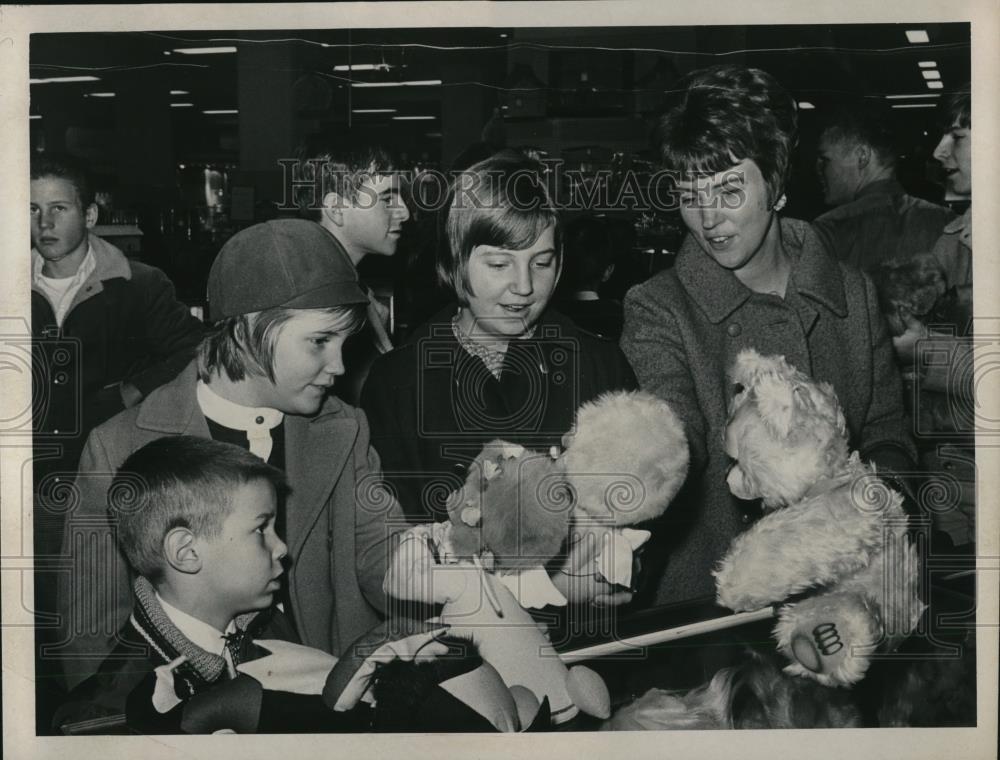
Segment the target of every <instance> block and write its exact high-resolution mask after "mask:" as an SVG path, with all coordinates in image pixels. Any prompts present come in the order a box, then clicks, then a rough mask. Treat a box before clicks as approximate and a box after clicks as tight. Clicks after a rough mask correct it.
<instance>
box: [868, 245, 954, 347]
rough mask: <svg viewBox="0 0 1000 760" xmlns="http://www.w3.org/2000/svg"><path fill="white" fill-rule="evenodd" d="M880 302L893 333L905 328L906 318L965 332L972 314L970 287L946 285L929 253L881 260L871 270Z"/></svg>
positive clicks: (898, 332) (941, 271)
mask: <svg viewBox="0 0 1000 760" xmlns="http://www.w3.org/2000/svg"><path fill="white" fill-rule="evenodd" d="M872 279H873V280H874V281H875V287H876V289H877V290H878V295H879V306H880V309H881V311H882V313H883V314H884V315H885V317H886V320H887V321H888V323H889V328H890V329H891V330H892V333H893V335H902V334H903V333H904V332H905V331H906V318H907V317H916V318H917V319H918V320H919V321H921V322H923V323H924V324H925V325H942V324H944V325H949V326H952V327H954V328H955V330H956V333H957V334H958V335H964V334H965V333H966V331H967V329H968V326H969V322H970V319H971V318H972V293H971V289H969V288H948V285H947V281H946V278H945V272H944V269H943V268H942V267H941V264H940V262H938V260H937V259H936V258H935V257H934V256H932V255H931V254H929V253H922V254H917V255H915V256H907V257H904V258H895V259H890V260H888V261H885V262H883V263H882V264H880V265H879V266H878V268H877V269H876V270H875V271H874V272H872Z"/></svg>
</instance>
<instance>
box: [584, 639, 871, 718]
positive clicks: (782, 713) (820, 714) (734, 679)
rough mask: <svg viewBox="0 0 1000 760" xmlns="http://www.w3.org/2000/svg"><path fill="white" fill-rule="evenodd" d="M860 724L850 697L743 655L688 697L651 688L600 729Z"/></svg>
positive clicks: (771, 660) (770, 659)
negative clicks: (742, 661) (742, 658)
mask: <svg viewBox="0 0 1000 760" xmlns="http://www.w3.org/2000/svg"><path fill="white" fill-rule="evenodd" d="M861 725H862V720H861V714H860V711H859V710H858V709H857V707H855V706H854V704H852V702H851V700H850V696H849V692H846V691H842V690H837V691H834V690H830V689H827V688H824V687H823V686H820V685H819V684H817V683H815V682H814V681H807V680H805V679H801V678H792V677H790V676H788V675H787V674H785V673H783V672H782V671H781V669H780V668H779V667H778V665H777V663H776V662H775V658H774V656H773V655H772V656H761V655H759V654H757V653H755V652H751V653H750V654H749V655H748V658H747V661H746V662H745V663H743V664H741V665H738V666H736V667H730V668H723V669H722V670H720V671H719V672H717V673H716V674H715V675H714V676H713V677H712V680H711V681H709V682H708V683H707V684H704V685H702V686H699V687H698V688H696V689H692V690H691V691H688V692H680V691H672V692H671V691H663V690H662V689H651V690H650V691H648V692H646V693H645V694H644V695H643V696H642V697H640V698H639V699H637V700H636V701H634V702H632V703H631V704H629V705H626V706H625V707H623V708H621V709H620V710H618V712H616V713H615V714H614V716H612V718H611V719H610V720H609V721H607V722H606V723H605V724H604V725H603V726H602V728H603V729H605V730H613V731H630V730H631V731H634V730H661V731H668V730H682V729H715V730H718V729H732V728H848V727H860V726H861Z"/></svg>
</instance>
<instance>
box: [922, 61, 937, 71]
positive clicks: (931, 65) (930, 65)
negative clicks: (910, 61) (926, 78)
mask: <svg viewBox="0 0 1000 760" xmlns="http://www.w3.org/2000/svg"><path fill="white" fill-rule="evenodd" d="M917 66H919V67H920V68H922V69H936V68H937V61H919V62H918V63H917Z"/></svg>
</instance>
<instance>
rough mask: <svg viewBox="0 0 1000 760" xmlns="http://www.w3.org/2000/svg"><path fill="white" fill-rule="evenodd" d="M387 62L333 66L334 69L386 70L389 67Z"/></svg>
mask: <svg viewBox="0 0 1000 760" xmlns="http://www.w3.org/2000/svg"><path fill="white" fill-rule="evenodd" d="M391 68H392V66H390V65H389V64H388V63H343V64H340V65H339V66H334V67H333V70H334V71H388V70H389V69H391Z"/></svg>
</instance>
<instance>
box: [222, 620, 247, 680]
mask: <svg viewBox="0 0 1000 760" xmlns="http://www.w3.org/2000/svg"><path fill="white" fill-rule="evenodd" d="M246 633H247V632H246V631H245V630H241V629H239V628H237V629H236V630H235V631H233V632H232V633H225V634H223V635H222V638H223V639H225V641H226V651H227V652H228V653H229V664H230V666H231V668H230V673H229V674H230V676H231V677H235V673H236V666H237V665H239V664H240V663H241V662H242V661H243V640H244V639H245V638H246Z"/></svg>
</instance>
